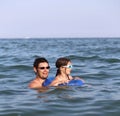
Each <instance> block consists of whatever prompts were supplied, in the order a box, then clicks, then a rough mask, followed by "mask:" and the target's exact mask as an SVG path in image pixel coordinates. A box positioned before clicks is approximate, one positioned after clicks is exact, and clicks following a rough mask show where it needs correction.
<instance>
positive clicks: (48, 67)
mask: <svg viewBox="0 0 120 116" xmlns="http://www.w3.org/2000/svg"><path fill="white" fill-rule="evenodd" d="M38 68H39V69H41V70H44V69H50V66H47V67H38Z"/></svg>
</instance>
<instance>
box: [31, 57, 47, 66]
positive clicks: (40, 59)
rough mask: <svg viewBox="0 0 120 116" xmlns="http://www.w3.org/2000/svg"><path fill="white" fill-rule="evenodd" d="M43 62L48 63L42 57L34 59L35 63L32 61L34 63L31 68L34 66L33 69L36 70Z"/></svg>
mask: <svg viewBox="0 0 120 116" xmlns="http://www.w3.org/2000/svg"><path fill="white" fill-rule="evenodd" d="M43 62H46V63H48V61H47V60H46V59H45V58H44V57H38V58H36V59H35V61H34V63H33V66H34V67H35V68H38V65H39V63H43ZM48 64H49V63H48Z"/></svg>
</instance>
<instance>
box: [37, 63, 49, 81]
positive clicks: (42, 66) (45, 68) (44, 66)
mask: <svg viewBox="0 0 120 116" xmlns="http://www.w3.org/2000/svg"><path fill="white" fill-rule="evenodd" d="M49 69H50V67H49V65H48V63H47V62H43V63H39V65H38V68H37V75H38V76H39V77H40V78H42V79H46V78H47V77H48V74H49Z"/></svg>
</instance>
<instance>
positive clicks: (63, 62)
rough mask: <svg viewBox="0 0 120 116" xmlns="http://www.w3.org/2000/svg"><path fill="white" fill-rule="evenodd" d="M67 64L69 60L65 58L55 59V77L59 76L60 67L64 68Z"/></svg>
mask: <svg viewBox="0 0 120 116" xmlns="http://www.w3.org/2000/svg"><path fill="white" fill-rule="evenodd" d="M68 62H71V60H70V59H69V58H66V57H61V58H58V59H57V61H56V68H57V73H56V76H57V75H59V74H61V72H60V67H62V66H66V65H67V64H68Z"/></svg>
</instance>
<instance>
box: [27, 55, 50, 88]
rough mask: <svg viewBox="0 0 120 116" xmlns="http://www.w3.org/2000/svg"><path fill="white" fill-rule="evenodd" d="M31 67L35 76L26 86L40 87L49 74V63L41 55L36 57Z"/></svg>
mask: <svg viewBox="0 0 120 116" xmlns="http://www.w3.org/2000/svg"><path fill="white" fill-rule="evenodd" d="M33 69H34V72H35V74H36V78H35V79H34V80H32V81H31V82H30V83H29V85H28V87H29V88H32V89H38V88H42V87H43V86H42V84H43V82H44V81H45V80H46V79H47V77H48V74H49V69H50V66H49V63H48V61H47V60H46V59H45V58H43V57H40V58H36V59H35V61H34V64H33Z"/></svg>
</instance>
